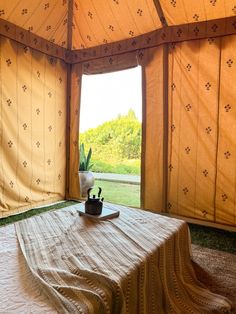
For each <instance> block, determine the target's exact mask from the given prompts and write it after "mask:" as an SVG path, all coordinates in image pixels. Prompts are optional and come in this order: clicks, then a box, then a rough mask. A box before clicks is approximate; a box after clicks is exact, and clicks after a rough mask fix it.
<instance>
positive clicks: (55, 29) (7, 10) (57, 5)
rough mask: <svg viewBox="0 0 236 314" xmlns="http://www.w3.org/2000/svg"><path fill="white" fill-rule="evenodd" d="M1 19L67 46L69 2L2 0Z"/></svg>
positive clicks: (0, 6) (56, 0)
mask: <svg viewBox="0 0 236 314" xmlns="http://www.w3.org/2000/svg"><path fill="white" fill-rule="evenodd" d="M0 17H1V18H2V19H5V20H7V21H9V22H11V23H13V24H15V25H17V26H20V27H22V28H24V29H26V30H29V31H30V32H33V33H34V34H36V35H38V36H40V37H42V38H44V39H47V40H48V41H51V42H53V43H55V44H58V45H60V46H62V47H66V46H67V1H58V0H47V1H44V2H42V1H41V0H34V1H32V0H18V1H6V0H0Z"/></svg>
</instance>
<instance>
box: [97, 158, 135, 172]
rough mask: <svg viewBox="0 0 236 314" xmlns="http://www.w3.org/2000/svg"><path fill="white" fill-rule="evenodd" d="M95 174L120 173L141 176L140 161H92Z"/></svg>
mask: <svg viewBox="0 0 236 314" xmlns="http://www.w3.org/2000/svg"><path fill="white" fill-rule="evenodd" d="M91 163H92V164H93V167H92V169H91V170H92V171H93V172H102V173H119V174H135V175H139V174H140V159H127V160H122V161H117V160H110V159H109V160H101V159H94V158H93V159H92V161H91Z"/></svg>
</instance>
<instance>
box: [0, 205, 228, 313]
mask: <svg viewBox="0 0 236 314" xmlns="http://www.w3.org/2000/svg"><path fill="white" fill-rule="evenodd" d="M81 206H83V204H79V205H74V206H70V207H67V208H64V209H61V210H58V211H55V212H49V213H45V214H43V215H39V216H35V217H32V218H30V219H27V220H25V221H21V222H19V223H17V224H16V225H15V227H16V231H15V229H14V226H7V227H4V228H1V229H0V241H1V246H0V265H1V267H4V269H6V268H7V271H4V269H2V270H1V273H3V276H2V275H1V277H0V278H1V279H0V295H1V296H3V297H2V298H1V300H0V313H101V314H102V313H112V314H115V313H130V314H131V313H142V314H144V313H147V314H151V313H182V314H183V313H199V314H200V313H230V302H229V301H228V300H227V299H226V298H224V297H221V296H218V295H215V294H213V293H211V292H210V291H208V290H206V289H204V287H203V286H202V285H201V283H200V282H198V281H197V279H196V277H195V274H194V271H193V268H192V265H191V260H190V255H189V245H188V244H189V233H188V227H187V224H186V223H185V222H183V221H181V220H177V219H172V218H168V217H164V216H160V215H157V214H153V213H150V212H145V211H142V210H136V209H132V208H127V207H123V206H118V205H116V206H115V205H111V204H110V205H109V204H108V205H106V206H109V207H112V208H113V209H114V210H120V216H119V217H118V218H113V219H108V220H104V221H94V220H91V219H89V218H87V217H80V216H79V215H78V210H79V209H80V208H81ZM16 232H17V234H18V238H19V242H20V246H21V250H20V248H19V244H18V242H17V236H16ZM22 252H23V253H22ZM23 255H24V256H23ZM3 265H4V266H3Z"/></svg>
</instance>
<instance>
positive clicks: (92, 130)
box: [80, 66, 142, 207]
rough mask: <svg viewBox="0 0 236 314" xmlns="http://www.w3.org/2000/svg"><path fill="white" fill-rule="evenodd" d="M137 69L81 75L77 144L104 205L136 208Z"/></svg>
mask: <svg viewBox="0 0 236 314" xmlns="http://www.w3.org/2000/svg"><path fill="white" fill-rule="evenodd" d="M141 119H142V75H141V67H139V66H138V67H135V68H132V69H128V70H123V71H118V72H112V73H107V74H96V75H84V76H83V78H82V92H81V111H80V145H81V144H84V148H85V153H86V154H87V153H88V151H89V149H90V148H91V150H92V156H91V164H92V165H93V166H92V168H91V171H92V173H93V175H94V177H95V187H96V186H97V187H98V186H100V187H101V188H102V190H103V192H102V194H103V196H104V198H105V200H106V201H109V202H113V203H117V204H124V205H128V206H134V207H140V165H141V130H142V127H141V124H142V121H141Z"/></svg>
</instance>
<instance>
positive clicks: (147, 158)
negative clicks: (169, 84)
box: [139, 46, 164, 211]
mask: <svg viewBox="0 0 236 314" xmlns="http://www.w3.org/2000/svg"><path fill="white" fill-rule="evenodd" d="M143 54H144V56H143V60H140V62H142V66H143V129H142V132H143V134H142V141H143V144H142V174H141V180H142V183H141V196H142V200H141V201H142V207H144V208H145V209H150V210H154V211H162V210H163V205H164V204H163V46H160V47H158V48H151V49H147V50H146V51H145V52H143ZM141 55H142V54H141V53H140V55H139V58H140V56H141Z"/></svg>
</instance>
